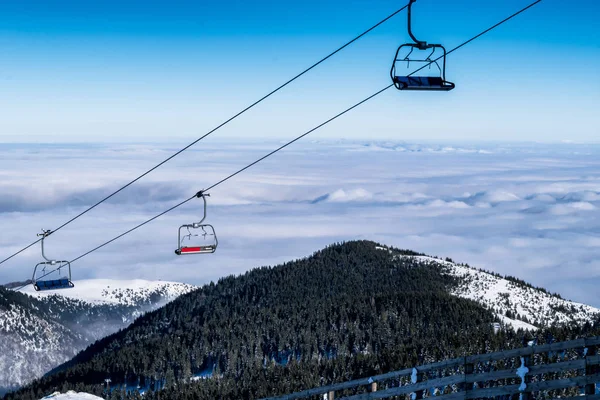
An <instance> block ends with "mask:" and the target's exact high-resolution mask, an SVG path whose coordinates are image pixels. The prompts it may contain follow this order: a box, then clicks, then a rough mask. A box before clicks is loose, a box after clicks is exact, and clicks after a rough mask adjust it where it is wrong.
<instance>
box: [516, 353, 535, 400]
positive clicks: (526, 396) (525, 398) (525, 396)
mask: <svg viewBox="0 0 600 400" xmlns="http://www.w3.org/2000/svg"><path fill="white" fill-rule="evenodd" d="M523 365H524V366H525V367H527V368H528V369H529V367H531V356H523ZM523 381H524V382H525V384H528V383H530V382H531V376H529V374H526V375H525V377H524V378H523ZM531 398H532V393H531V392H523V393H521V396H520V397H519V399H520V400H531Z"/></svg>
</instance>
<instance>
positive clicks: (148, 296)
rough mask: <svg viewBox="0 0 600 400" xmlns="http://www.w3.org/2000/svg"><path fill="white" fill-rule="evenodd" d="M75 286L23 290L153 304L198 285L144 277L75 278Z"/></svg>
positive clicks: (90, 300) (92, 301) (104, 301)
mask: <svg viewBox="0 0 600 400" xmlns="http://www.w3.org/2000/svg"><path fill="white" fill-rule="evenodd" d="M74 283H75V287H74V288H72V289H65V290H59V291H45V292H36V291H35V290H34V289H33V287H32V286H27V287H26V288H24V289H23V290H22V291H23V293H26V294H28V295H30V296H34V297H37V298H44V297H48V296H63V297H67V298H70V299H75V300H81V301H85V302H87V303H90V304H120V305H131V306H133V305H139V304H140V303H141V302H147V303H149V304H152V301H153V298H154V297H155V296H157V295H159V296H160V297H161V298H162V301H163V302H164V300H167V301H169V300H174V299H176V298H177V297H179V296H181V295H182V294H186V293H188V292H191V291H192V290H194V289H196V286H194V285H189V284H186V283H180V282H169V281H148V280H144V279H133V280H115V279H83V280H76V281H74Z"/></svg>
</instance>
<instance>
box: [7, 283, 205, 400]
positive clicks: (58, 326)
mask: <svg viewBox="0 0 600 400" xmlns="http://www.w3.org/2000/svg"><path fill="white" fill-rule="evenodd" d="M193 288H194V286H192V285H186V284H181V283H175V282H151V281H141V280H139V281H117V280H83V281H78V282H77V285H76V288H74V289H72V290H63V291H56V292H42V293H39V292H35V291H34V290H33V288H31V287H28V288H26V289H24V290H23V293H20V292H13V291H10V290H6V289H3V288H1V287H0V366H3V368H1V369H0V393H2V391H6V390H8V389H10V388H15V387H19V386H21V385H23V384H26V383H28V382H30V381H32V380H33V379H35V378H38V377H40V376H42V375H43V374H45V373H46V372H48V371H49V370H51V369H52V368H54V367H56V366H57V365H59V364H61V363H63V362H65V361H67V360H69V359H71V358H72V357H73V356H75V355H76V354H77V353H78V352H79V351H81V350H82V349H84V348H85V347H87V346H88V345H89V344H90V343H93V342H95V341H96V340H98V339H100V338H102V337H105V336H107V335H109V334H111V333H114V332H116V331H118V330H119V329H123V328H125V327H127V326H128V325H129V324H131V322H133V320H134V319H135V318H136V317H138V316H140V315H142V314H143V313H144V312H147V311H150V310H153V309H156V308H158V307H160V306H162V305H164V304H165V303H166V302H168V301H170V300H173V299H175V298H176V297H177V296H179V295H180V294H182V293H186V292H189V291H190V290H192V289H193Z"/></svg>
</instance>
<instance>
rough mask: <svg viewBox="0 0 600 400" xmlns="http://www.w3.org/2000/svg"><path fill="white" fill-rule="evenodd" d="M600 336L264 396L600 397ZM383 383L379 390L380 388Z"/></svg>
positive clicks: (289, 399)
mask: <svg viewBox="0 0 600 400" xmlns="http://www.w3.org/2000/svg"><path fill="white" fill-rule="evenodd" d="M598 347H600V336H598V337H590V338H581V339H577V340H571V341H567V342H558V343H552V344H544V345H540V346H528V347H524V348H518V349H513V350H506V351H499V352H494V353H488V354H479V355H471V356H466V357H459V358H454V359H451V360H446V361H441V362H437V363H432V364H426V365H421V366H418V367H415V368H408V369H403V370H400V371H393V372H388V373H386V374H381V375H375V376H372V377H367V378H362V379H356V380H352V381H348V382H341V383H336V384H333V385H328V386H322V387H318V388H313V389H308V390H304V391H301V392H296V393H291V394H287V395H283V396H277V397H269V398H265V399H262V400H293V399H307V398H313V399H323V398H326V399H328V400H334V399H336V398H339V399H341V400H367V399H387V398H390V397H396V396H400V397H399V398H401V399H404V398H406V397H408V396H410V398H411V400H419V399H423V398H428V397H431V398H433V397H435V398H436V400H438V399H439V400H468V399H479V398H495V397H502V398H503V399H511V398H513V397H514V396H518V397H517V398H519V399H520V400H528V399H531V398H533V394H534V393H537V394H538V396H535V397H539V398H543V399H555V398H556V399H558V398H561V400H570V399H573V400H575V399H577V400H583V399H585V400H592V399H598V400H600V355H598ZM378 386H379V390H378Z"/></svg>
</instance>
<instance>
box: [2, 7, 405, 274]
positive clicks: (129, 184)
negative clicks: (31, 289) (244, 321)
mask: <svg viewBox="0 0 600 400" xmlns="http://www.w3.org/2000/svg"><path fill="white" fill-rule="evenodd" d="M407 7H408V4H406V5H405V6H403V7H402V8H400V9H398V10H396V11H394V12H393V13H391V14H390V15H388V16H387V17H385V18H384V19H382V20H381V21H379V22H378V23H376V24H375V25H373V26H371V27H370V28H369V29H367V30H366V31H364V32H363V33H361V34H359V35H358V36H356V37H354V38H353V39H352V40H350V41H348V42H346V43H345V44H343V45H342V46H340V47H338V48H337V49H336V50H334V51H332V52H331V53H329V54H328V55H326V56H325V57H323V58H321V59H320V60H319V61H317V62H316V63H314V64H312V65H311V66H310V67H308V68H306V69H305V70H303V71H302V72H300V73H299V74H297V75H295V76H294V77H293V78H291V79H289V80H288V81H286V82H285V83H283V84H281V85H280V86H278V87H277V88H276V89H273V90H272V91H270V92H269V93H267V94H266V95H264V96H263V97H261V98H260V99H258V100H256V101H255V102H254V103H252V104H250V105H249V106H247V107H246V108H244V109H243V110H241V111H239V112H238V113H236V114H234V115H233V116H232V117H230V118H229V119H227V120H225V121H224V122H222V123H221V124H219V125H217V126H216V127H215V128H213V129H211V130H210V131H208V132H207V133H205V134H204V135H202V136H200V137H199V138H198V139H196V140H194V141H193V142H192V143H190V144H188V145H187V146H185V147H184V148H182V149H181V150H179V151H177V152H176V153H173V154H172V155H171V156H169V157H168V158H166V159H165V160H163V161H161V162H160V163H158V164H156V165H155V166H154V167H152V168H150V169H149V170H148V171H146V172H144V173H143V174H141V175H140V176H138V177H137V178H135V179H134V180H132V181H130V182H129V183H127V184H126V185H124V186H122V187H121V188H119V189H118V190H116V191H114V192H112V193H111V194H109V195H108V196H106V197H104V198H103V199H101V200H99V201H98V202H96V203H95V204H94V205H92V206H90V207H88V208H87V209H85V210H84V211H82V212H80V213H79V214H77V215H76V216H74V217H73V218H71V219H70V220H68V221H67V222H65V223H63V224H62V225H60V226H59V227H58V228H56V229H54V230H52V231H51V232H50V233H49V235H50V234H52V233H54V232H57V231H59V230H60V229H62V228H64V227H65V226H67V225H69V224H70V223H72V222H73V221H75V220H76V219H78V218H80V217H82V216H83V215H85V214H87V213H88V212H90V211H92V210H93V209H94V208H96V207H97V206H99V205H100V204H102V203H104V202H105V201H107V200H109V199H110V198H111V197H113V196H114V195H116V194H118V193H120V192H121V191H123V190H124V189H126V188H128V187H129V186H131V185H133V184H134V183H135V182H137V181H139V180H140V179H142V178H143V177H145V176H146V175H148V174H150V173H151V172H153V171H154V170H156V169H157V168H159V167H161V166H162V165H164V164H166V163H167V162H169V161H170V160H172V159H173V158H175V157H177V156H178V155H179V154H181V153H183V152H184V151H186V150H187V149H189V148H190V147H192V146H194V145H195V144H197V143H198V142H200V141H201V140H202V139H204V138H206V137H207V136H209V135H211V134H212V133H214V132H216V131H217V130H219V129H221V128H222V127H224V126H225V125H227V124H228V123H230V122H231V121H233V120H234V119H236V118H237V117H239V116H241V115H242V114H244V113H246V112H247V111H249V110H250V109H252V108H254V107H255V106H257V105H258V104H260V103H262V102H263V101H264V100H266V99H267V98H269V97H271V96H272V95H274V94H275V93H277V92H279V91H280V90H281V89H283V88H284V87H286V86H288V85H289V84H291V83H292V82H294V81H295V80H297V79H298V78H300V77H302V76H303V75H305V74H306V73H308V72H309V71H311V70H312V69H314V68H316V67H317V66H319V65H320V64H322V63H323V62H325V61H327V60H328V59H329V58H331V57H333V56H334V55H336V54H337V53H339V52H340V51H342V50H344V49H345V48H346V47H348V46H350V45H351V44H353V43H354V42H356V41H357V40H359V39H360V38H362V37H363V36H366V35H367V34H369V33H370V32H371V31H373V30H375V29H376V28H378V27H379V26H380V25H382V24H384V23H385V22H387V21H388V20H390V19H391V18H393V17H395V16H396V15H397V14H399V13H400V12H402V11H404V10H405V9H406V8H407ZM40 240H41V239H38V240H36V241H35V242H33V243H31V244H29V245H27V246H25V247H23V248H22V249H21V250H19V251H17V252H16V253H14V254H12V255H11V256H9V257H6V258H5V259H4V260H2V261H0V264H3V263H5V262H6V261H8V260H10V259H11V258H13V257H15V256H17V255H18V254H20V253H22V252H24V251H25V250H27V249H29V248H30V247H31V246H33V245H35V244H37V243H39V241H40Z"/></svg>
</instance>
